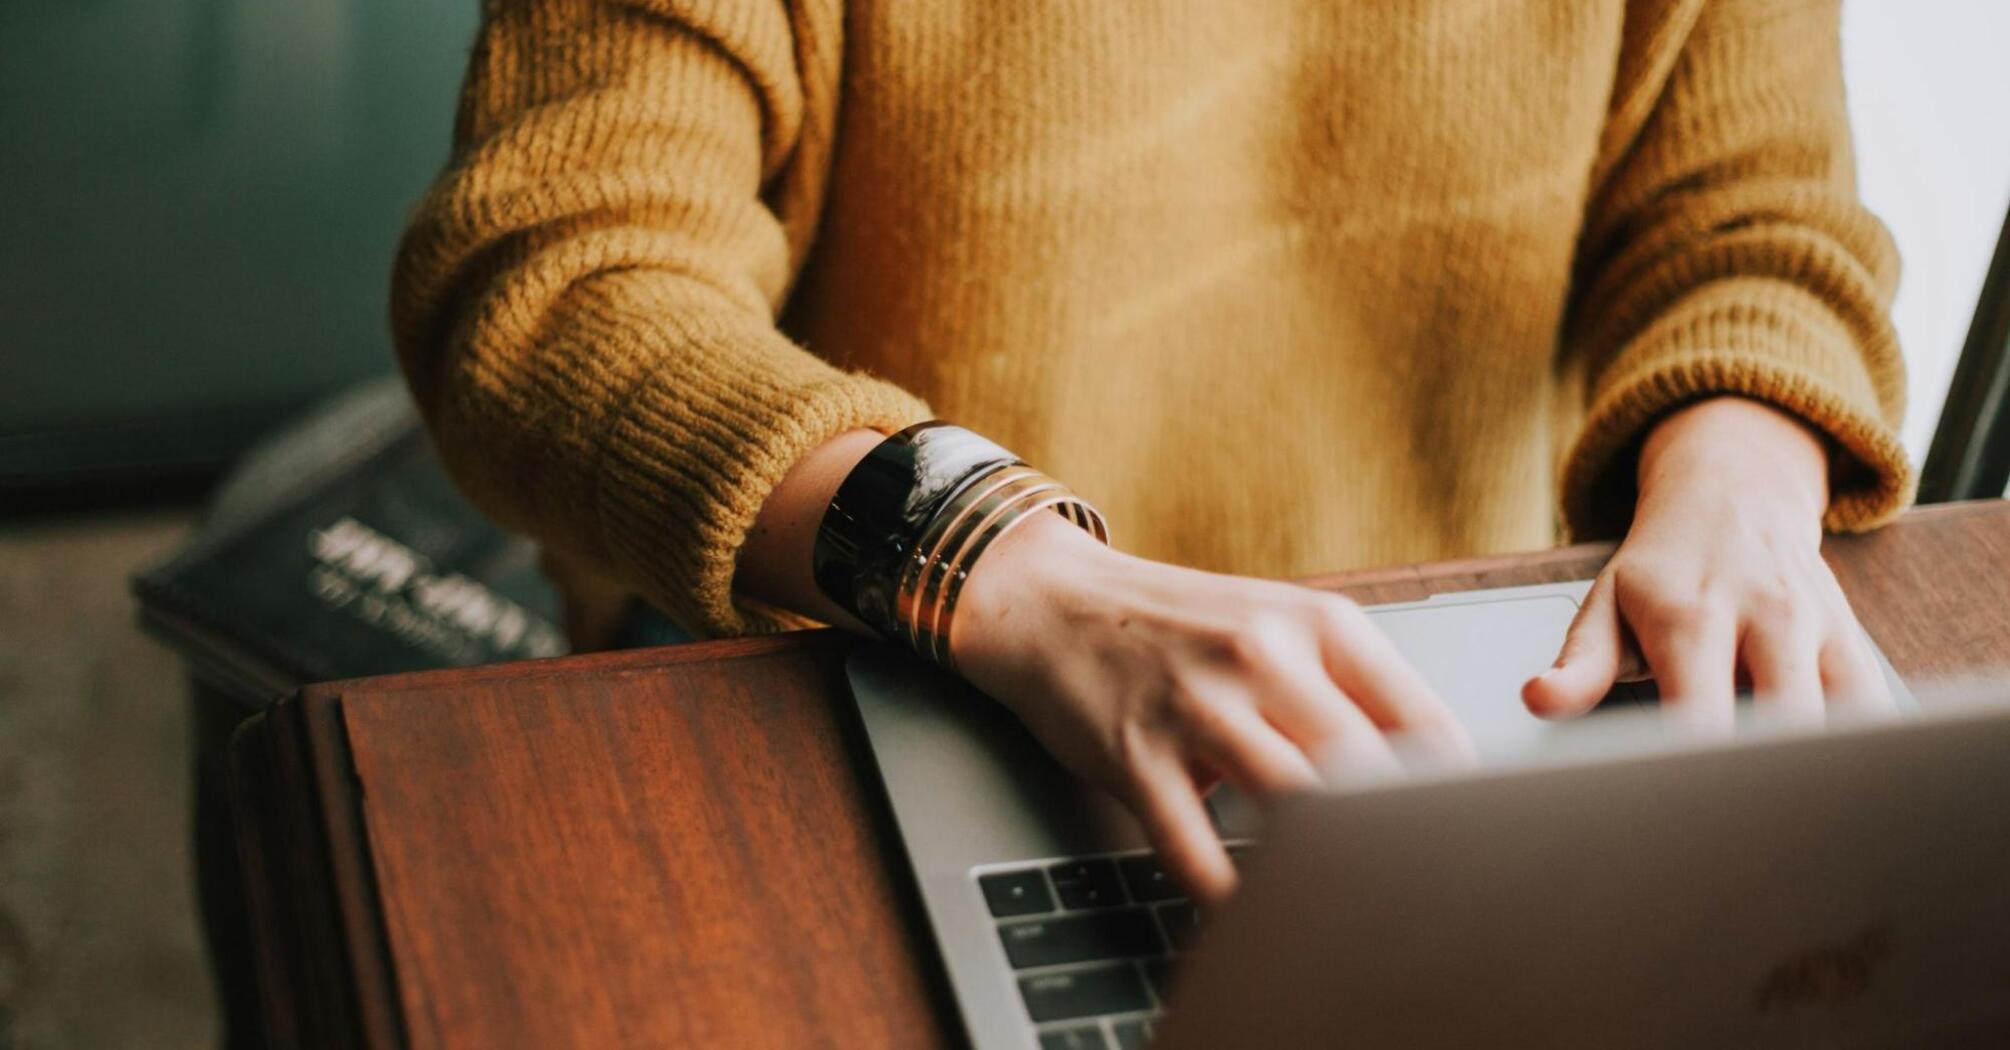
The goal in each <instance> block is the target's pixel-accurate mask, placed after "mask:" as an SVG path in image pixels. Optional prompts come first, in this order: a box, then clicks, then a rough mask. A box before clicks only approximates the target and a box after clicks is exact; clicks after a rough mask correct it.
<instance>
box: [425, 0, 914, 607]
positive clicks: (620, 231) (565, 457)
mask: <svg viewBox="0 0 2010 1050" xmlns="http://www.w3.org/2000/svg"><path fill="white" fill-rule="evenodd" d="M788 6H789V9H790V10H789V11H785V10H784V5H783V4H781V3H780V2H762V3H756V2H752V0H649V2H630V3H619V2H613V0H536V2H532V0H491V2H490V3H488V4H487V5H486V10H485V14H484V18H483V22H482V27H481V32H480V36H479V38H478V40H477V42H476V46H475V50H474V53H473V55H472V56H471V59H470V65H469V70H468V75H467V80H466V83H465V85H464V87H463V92H462V98H461V107H460V112H459V116H458V119H457V121H456V129H455V142H454V152H453V155H452V159H451V160H450V162H449V164H448V166H447V169H446V171H445V173H444V174H443V175H442V176H441V178H440V179H439V181H438V182H437V184H436V185H435V186H434V187H433V189H432V190H431V191H430V192H429V193H428V195H427V196H426V197H425V199H424V200H423V202H422V203H421V204H420V205H419V207H418V210H417V213H416V215H415V216H414V218H413V219H412V221H411V224H410V226H409V228H408V229H407V231H406V234H405V238H404V241H403V243H402V244H401V246H400V249H399V253H398V260H397V266H396V272H395V274H394V277H393V295H392V322H393V328H394V333H395V337H396V342H397V347H398V353H399V360H400V364H401V366H402V368H403V369H404V372H405V375H406V378H407V380H408V382H409V383H410V385H411V388H412V391H413V393H414V396H415V397H416V398H417V400H418V403H419V405H420V408H421V411H422V413H423V414H424V416H425V418H426V420H427V423H428V426H429V428H430V431H431V434H432V436H433V439H434V442H435V444H436V445H437V446H438V448H439V450H440V453H441V457H442V459H443V460H444V461H445V462H446V464H447V466H448V469H449V470H450V472H451V473H452V474H453V475H454V477H455V479H456V481H457V483H458V484H459V485H460V486H461V487H462V488H463V489H465V490H466V491H467V493H468V495H469V496H470V497H471V498H472V499H474V500H475V501H476V502H477V503H478V504H479V505H481V506H482V507H483V508H484V509H486V510H487V511H489V512H490V513H491V514H493V515H495V516H496V517H497V518H498V519H500V520H502V521H504V522H505V523H507V524H509V525H511V526H512V527H515V528H518V529H520V530H522V531H524V532H526V533H528V534H530V535H532V536H534V537H536V538H537V539H538V540H539V541H540V542H542V543H544V544H546V545H547V546H550V547H554V548H556V549H558V550H559V551H561V552H563V554H564V555H565V556H567V557H569V558H576V559H581V560H583V561H584V562H585V563H587V564H590V565H592V566H594V567H595V568H597V569H598V570H600V571H601V572H603V573H604V574H606V575H608V576H610V577H612V578H614V579H616V580H619V581H622V582H623V583H625V584H627V585H628V586H632V587H634V588H635V589H636V590H637V591H638V592H639V593H641V594H642V595H643V596H644V597H646V598H647V599H649V600H650V601H651V602H652V603H654V604H655V605H657V606H658V607H659V608H661V609H663V610H664V611H666V612H667V613H668V614H669V615H670V616H671V617H672V618H674V619H676V620H677V621H678V622H679V623H681V624H682V625H684V626H685V627H687V628H690V629H692V630H695V631H697V632H699V633H701V634H715V635H716V634H743V633H749V632H757V631H763V630H773V629H779V628H781V627H784V626H790V625H794V624H795V623H798V622H800V621H798V620H796V619H794V618H793V617H791V616H789V615H787V614H784V613H782V612H781V611H779V610H775V609H770V608H764V607H760V606H758V605H757V604H755V603H752V602H750V601H747V600H745V599H741V598H739V597H737V596H736V595H735V594H734V593H733V590H732V579H733V571H734V564H735V558H736V556H737V552H738V551H739V549H740V547H741V545H742V544H743V542H744V540H745V537H746V535H747V533H748V530H749V529H750V527H751V526H752V524H753V521H754V517H755V514H756V512H757V511H758V510H759V509H760V506H761V503H762V502H763V500H765V498H766V497H767V495H768V493H769V492H770V491H771V490H772V489H773V488H774V486H775V484H776V483H777V482H779V481H780V479H781V476H782V475H783V473H784V472H786V471H787V470H788V468H789V467H790V466H791V465H792V464H793V463H795V462H796V461H797V459H798V458H799V457H801V456H802V455H803V454H804V453H806V452H808V451H809V450H810V449H812V448H814V447H815V446H817V445H818V444H820V443H821V442H823V441H824V440H826V439H828V438H830V437H832V436H834V435H836V434H839V433H842V432H844V431H846V430H850V429H856V428H875V429H880V430H884V431H891V430H895V429H898V428H899V427H902V426H905V425H907V424H909V423H912V422H915V421H916V420H919V419H923V418H926V417H927V414H928V413H927V409H926V407H925V406H924V405H922V404H921V403H920V402H919V401H917V400H916V399H914V398H913V397H911V396H909V395H907V394H906V393H904V392H902V391H900V390H898V389H896V388H894V387H893V386H891V385H889V384H887V383H884V382H882V381H879V380H876V379H873V378H870V377H867V376H863V375H858V374H851V373H846V372H843V371H840V370H839V369H836V368H834V367H832V366H830V365H829V364H827V363H825V362H823V361H822V360H820V359H818V358H816V357H814V356H812V355H811V354H810V353H809V352H808V351H806V350H804V349H802V348H800V347H798V346H796V345H794V344H792V343H791V342H790V341H789V340H788V339H787V338H785V337H784V336H783V335H782V334H781V333H780V332H779V331H778V330H777V328H776V325H775V316H776V312H777V310H778V308H779V305H780V303H781V302H782V299H783V297H784V296H785V295H786V293H787V289H788V285H789V284H790V282H791V281H792V280H793V278H794V275H795V273H796V270H797V268H798V267H799V266H800V264H801V261H802V256H803V254H804V252H805V251H806V250H807V243H808V239H809V235H810V231H811V230H813V229H814V227H815V223H816V212H817V209H818V206H819V197H820V195H821V192H822V189H821V184H822V178H823V175H824V167H825V164H826V160H827V157H828V145H829V132H830V129H831V126H832V121H833V114H832V111H831V110H832V106H833V105H834V99H835V92H836V86H837V70H836V63H837V61H838V56H839V54H840V50H839V41H838V39H837V36H838V33H839V25H840V19H839V17H838V15H837V13H836V5H835V4H833V3H822V4H802V5H788Z"/></svg>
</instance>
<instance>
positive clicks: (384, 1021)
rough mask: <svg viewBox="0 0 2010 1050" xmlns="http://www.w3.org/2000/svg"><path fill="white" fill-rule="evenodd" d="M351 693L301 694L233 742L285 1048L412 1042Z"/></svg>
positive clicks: (272, 1036)
mask: <svg viewBox="0 0 2010 1050" xmlns="http://www.w3.org/2000/svg"><path fill="white" fill-rule="evenodd" d="M341 696H342V694H341V690H340V687H339V685H326V686H310V687H308V688H305V689H302V690H300V691H299V692H297V693H295V694H293V695H292V696H289V697H287V698H285V699H283V700H281V701H280V702H279V703H277V704H275V705H273V706H272V707H271V708H269V709H268V710H267V711H265V712H263V713H261V714H259V715H257V716H255V717H253V718H251V719H249V720H247V721H246V722H245V723H244V724H243V725H241V726H239V727H238V729H237V731H236V733H235V734H234V735H233V737H232V740H231V747H230V779H231V796H232V797H231V804H232V809H233V811H234V814H235V821H236V830H237V840H238V855H239V858H240V861H241V864H242V869H243V872H244V879H245V886H244V891H245V895H246V902H247V905H248V907H249V910H250V913H251V916H252V920H253V924H254V931H255V935H254V937H253V942H254V947H255V950H256V952H257V955H258V959H257V962H258V967H257V969H258V974H259V985H260V989H259V990H260V995H261V998H262V1000H263V1003H264V1011H265V1020H266V1029H267V1037H268V1040H269V1041H270V1043H271V1045H273V1046H277V1047H292V1046H343V1047H348V1046H364V1045H369V1046H379V1047H399V1046H403V1045H405V1039H404V1025H403V1023H402V1019H401V1018H400V1017H399V1016H398V1009H399V1007H398V1004H399V997H398V995H397V989H396V984H395V970H394V962H393V958H392V955H391V950H390V940H389V936H388V934H387V931H386V929H385V926H384V921H383V915H382V912H381V910H380V909H379V907H378V905H377V896H376V892H375V886H374V878H375V876H374V874H373V872H372V871H371V867H370V853H369V842H368V838H367V836H366V835H365V834H364V832H363V823H362V811H361V804H362V798H361V794H360V792H359V791H357V790H355V788H357V787H358V786H359V783H358V781H357V779H356V777H355V774H354V767H353V764H352V763H351V761H350V758H349V754H348V744H347V735H346V734H345V733H344V732H343V731H342V727H341V721H340V719H341V713H340V705H341ZM275 876H277V877H275ZM282 893H283V896H282Z"/></svg>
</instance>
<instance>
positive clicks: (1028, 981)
mask: <svg viewBox="0 0 2010 1050" xmlns="http://www.w3.org/2000/svg"><path fill="white" fill-rule="evenodd" d="M1019 995H1020V996H1021V997H1022V998H1024V999H1025V1000H1026V1013H1027V1015H1029V1016H1030V1017H1032V1018H1033V1022H1034V1023H1035V1024H1044V1023H1046V1022H1048V1021H1072V1020H1074V1019H1075V1018H1077V1017H1095V1016H1097V1015H1098V1014H1124V1013H1137V1012H1138V1011H1141V1010H1148V1009H1150V1008H1151V1001H1150V1000H1149V999H1148V998H1147V997H1146V995H1145V983H1144V981H1143V980H1141V979H1139V977H1138V971H1137V970H1136V968H1134V967H1131V966H1113V967H1108V968H1105V969H1100V970H1074V971H1071V972H1068V973H1043V974H1040V975H1038V976H1036V977H1021V978H1019Z"/></svg>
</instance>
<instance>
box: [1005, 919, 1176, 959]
mask: <svg viewBox="0 0 2010 1050" xmlns="http://www.w3.org/2000/svg"><path fill="white" fill-rule="evenodd" d="M998 939H999V940H1001V941H1004V942H1005V957H1006V958H1008V959H1010V960H1012V968H1013V969H1015V970H1024V969H1027V968H1028V967H1033V966H1058V965H1060V964H1062V963H1076V962H1095V961H1098V960H1103V959H1129V958H1132V957H1134V956H1139V955H1157V954H1159V953H1160V952H1163V951H1165V940H1164V939H1163V938H1161V937H1160V936H1159V930H1158V927H1157V926H1156V925H1154V924H1153V923H1152V917H1151V913H1149V912H1147V911H1145V910H1144V909H1143V908H1128V909H1125V910H1123V911H1110V912H1102V913H1100V914H1096V915H1071V916H1069V917H1067V918H1064V919H1032V920H1028V921H1025V922H1008V923H1002V924H1000V925H999V927H998Z"/></svg>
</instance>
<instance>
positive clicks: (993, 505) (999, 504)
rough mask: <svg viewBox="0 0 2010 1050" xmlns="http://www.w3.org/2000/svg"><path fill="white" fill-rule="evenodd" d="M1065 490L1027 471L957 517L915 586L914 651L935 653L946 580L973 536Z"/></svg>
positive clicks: (966, 554)
mask: <svg viewBox="0 0 2010 1050" xmlns="http://www.w3.org/2000/svg"><path fill="white" fill-rule="evenodd" d="M1066 492H1067V490H1066V489H1065V488H1063V487H1062V486H1061V483H1060V482H1058V481H1055V480H1054V479H1052V478H1049V477H1047V476H1046V475H1044V474H1037V473H1035V474H1030V475H1028V476H1024V477H1019V478H1015V479H1013V480H1012V481H1011V482H1010V483H1008V484H1006V485H1002V486H999V487H998V488H997V489H996V490H994V491H993V492H991V493H990V494H989V495H987V496H986V497H985V498H984V499H982V500H980V501H978V502H975V503H972V504H971V505H970V506H969V508H968V509H967V510H966V511H965V512H964V513H962V514H960V515H959V516H958V521H957V523H956V525H955V526H954V527H953V528H952V529H951V531H950V532H949V533H948V534H947V535H946V536H944V537H943V553H942V554H941V556H939V557H937V558H936V559H935V561H934V562H933V564H931V565H930V566H929V569H930V571H929V572H928V573H927V575H926V576H924V577H923V578H922V579H921V580H920V581H919V583H920V586H918V587H917V588H916V589H915V594H914V597H913V606H912V607H913V609H914V612H915V616H914V618H913V619H912V620H911V621H910V622H909V632H910V635H911V636H912V637H913V639H914V643H913V644H914V646H915V648H916V650H917V651H920V652H924V653H927V654H929V655H931V656H936V655H937V654H938V651H939V650H940V648H941V646H940V645H939V644H937V643H938V639H939V636H940V634H941V631H942V628H941V623H942V618H943V608H942V600H941V599H942V596H943V594H944V593H945V583H946V581H948V580H950V579H954V578H955V575H956V573H957V572H958V571H960V570H961V569H962V568H963V567H964V566H966V565H968V564H969V563H970V560H971V557H972V545H973V543H974V542H975V538H976V537H978V536H982V535H984V534H985V533H986V531H987V530H988V529H989V528H990V527H991V526H992V525H993V524H994V523H996V522H998V521H999V520H1002V519H1003V518H1004V517H1005V516H1007V515H1010V514H1012V513H1013V512H1014V510H1015V508H1017V507H1019V506H1021V505H1023V504H1024V503H1025V502H1026V501H1028V500H1032V499H1037V498H1039V497H1042V496H1046V495H1050V494H1065V493H1066ZM938 662H940V660H939V657H938Z"/></svg>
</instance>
